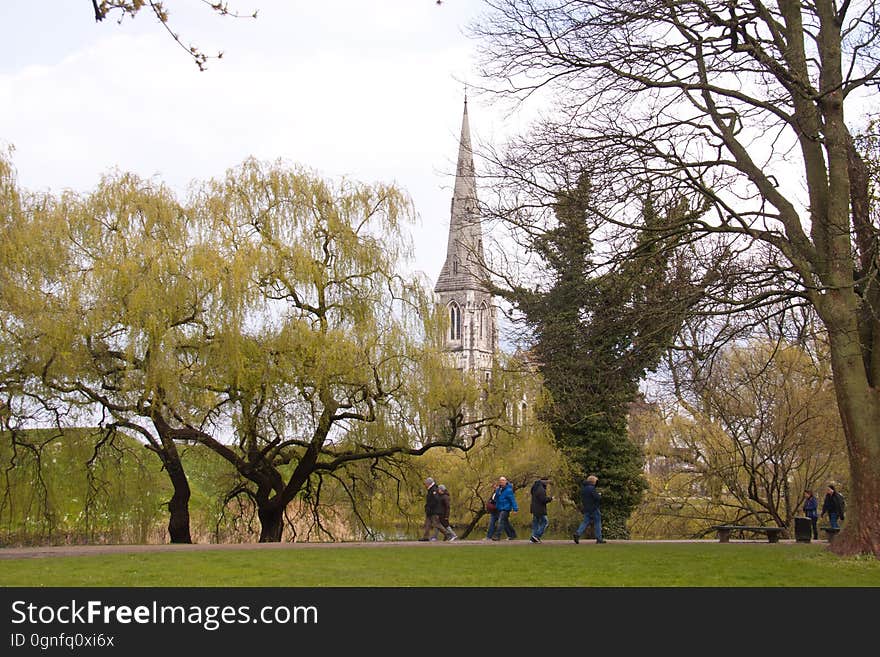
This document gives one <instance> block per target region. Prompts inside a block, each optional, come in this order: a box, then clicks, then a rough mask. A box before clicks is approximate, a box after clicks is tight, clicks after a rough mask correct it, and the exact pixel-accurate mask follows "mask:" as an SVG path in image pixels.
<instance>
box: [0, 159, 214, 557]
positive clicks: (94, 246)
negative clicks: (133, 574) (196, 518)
mask: <svg viewBox="0 0 880 657" xmlns="http://www.w3.org/2000/svg"><path fill="white" fill-rule="evenodd" d="M199 234H200V233H199V231H197V230H195V229H194V228H193V226H192V225H190V224H189V222H188V221H187V219H186V216H185V215H184V213H183V211H182V209H181V208H180V206H179V204H178V203H177V202H176V200H175V199H174V196H173V194H172V193H171V192H170V191H169V190H168V189H166V188H164V187H162V186H161V185H155V184H153V183H149V182H147V181H144V180H141V179H139V178H137V177H136V176H132V175H129V174H118V173H117V174H111V175H108V176H106V177H105V178H104V179H103V180H102V181H101V182H100V183H99V185H98V186H97V187H96V188H95V190H94V191H93V192H91V193H89V194H87V195H84V196H79V195H75V194H72V193H66V194H64V195H62V196H61V197H60V198H55V197H51V196H48V195H47V196H43V197H33V198H31V199H30V201H29V204H28V207H27V208H26V210H25V211H22V212H20V213H19V214H18V216H17V217H16V220H15V221H14V222H12V223H11V224H10V225H9V227H8V232H7V237H8V238H9V241H8V242H7V243H6V245H7V248H8V249H9V251H8V252H9V254H10V255H9V256H8V258H7V259H6V260H5V263H4V265H5V266H4V267H3V270H4V276H5V277H7V283H9V284H7V285H4V288H3V292H2V295H0V297H2V301H3V313H4V318H5V319H6V321H7V326H8V327H10V330H9V331H7V333H6V336H7V338H8V339H9V340H10V346H11V347H12V349H13V353H14V354H15V358H16V359H17V360H16V362H17V363H18V374H19V376H20V380H21V382H22V383H21V387H20V389H19V391H20V395H26V400H27V403H25V404H24V405H23V406H22V409H24V411H27V409H29V408H33V407H38V408H39V407H42V408H43V409H44V411H45V410H49V409H51V410H52V411H53V412H54V423H55V424H56V425H57V426H59V427H64V426H96V425H101V426H106V427H108V428H125V429H127V430H129V432H134V433H135V434H136V435H137V436H138V437H139V438H140V439H141V440H142V441H143V442H144V444H145V445H146V447H147V448H148V449H150V450H152V451H153V452H154V453H155V454H156V455H157V456H158V457H159V458H160V459H161V462H162V465H163V467H164V469H165V471H166V474H167V476H168V477H169V479H170V481H171V484H172V487H173V494H172V496H171V498H170V500H169V501H168V510H169V512H170V518H169V524H168V532H169V537H170V540H171V542H173V543H189V542H191V541H192V539H191V535H190V523H189V498H190V489H189V484H188V481H187V478H186V474H185V472H184V469H183V465H182V463H181V460H180V456H179V454H178V450H177V443H176V441H177V440H179V439H180V438H181V436H180V435H179V433H176V429H175V428H174V427H172V426H171V422H172V419H173V418H176V417H177V416H179V415H181V414H183V415H184V416H185V417H187V419H188V421H189V422H190V423H192V424H199V423H201V422H203V421H204V418H205V417H206V416H207V415H208V414H209V413H210V411H211V410H212V409H211V406H210V400H207V401H205V400H204V399H200V400H198V401H199V402H201V403H202V404H205V405H203V406H200V405H199V403H193V402H192V400H191V399H190V398H189V395H188V390H189V388H188V387H187V385H186V383H187V380H188V378H190V377H191V375H192V373H191V372H192V367H193V359H192V357H191V355H190V354H191V353H192V351H193V350H194V349H195V347H196V346H197V345H198V344H199V343H200V341H202V340H205V339H206V336H205V334H204V322H203V321H202V320H201V318H200V314H201V311H202V302H203V298H204V297H205V295H206V294H207V291H208V290H210V289H211V287H212V285H213V283H212V280H213V279H214V278H215V277H214V275H213V272H212V271H211V270H210V267H208V266H206V265H205V263H206V262H207V261H205V260H199V250H198V243H197V238H198V236H199ZM43 415H45V412H44V413H43ZM108 435H114V434H112V433H111V434H108Z"/></svg>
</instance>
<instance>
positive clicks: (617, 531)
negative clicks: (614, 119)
mask: <svg viewBox="0 0 880 657" xmlns="http://www.w3.org/2000/svg"><path fill="white" fill-rule="evenodd" d="M590 196H591V189H590V182H589V177H588V176H587V175H586V174H583V175H581V176H580V178H579V179H578V181H577V185H576V186H575V187H574V188H572V189H568V190H563V191H561V192H559V193H558V194H557V196H556V203H555V204H554V206H553V211H554V220H553V222H552V223H551V225H549V226H547V227H546V228H545V229H544V230H541V231H540V232H536V233H532V234H531V237H530V239H529V242H528V244H527V247H528V248H529V249H530V250H531V251H532V252H533V253H534V254H536V255H537V256H538V258H539V259H540V262H541V263H542V265H543V266H544V267H545V269H544V271H545V272H546V274H547V280H546V281H545V285H544V286H543V287H539V286H534V287H526V286H525V285H523V284H521V283H520V284H515V285H513V286H511V287H510V288H507V289H500V290H499V293H500V294H502V295H503V296H505V297H506V298H507V299H509V300H510V301H511V302H513V304H514V305H515V307H516V309H517V310H518V311H520V312H521V313H522V318H523V320H524V322H525V323H526V325H527V326H528V327H529V329H530V333H531V335H530V336H529V339H530V341H531V351H532V354H533V357H534V359H535V360H536V361H537V362H538V363H539V364H540V370H541V373H542V375H543V377H544V379H545V381H546V386H547V388H548V390H549V393H550V396H551V398H552V404H551V405H550V406H549V409H548V415H547V420H548V421H549V423H550V425H551V426H552V427H553V432H554V434H555V436H556V440H557V443H558V444H559V446H560V447H561V448H563V449H564V450H565V451H566V452H567V454H568V456H569V458H570V459H571V461H572V462H573V463H574V464H576V466H577V467H578V468H579V470H580V475H581V477H586V476H587V475H589V474H596V475H597V476H599V478H600V481H601V485H602V487H603V489H604V492H603V516H604V517H606V518H607V521H606V522H605V524H607V526H608V531H609V535H611V536H613V535H617V536H625V535H626V520H627V518H628V517H629V515H630V513H631V512H632V510H633V509H634V508H635V507H636V506H637V505H638V504H639V502H640V500H641V497H642V494H643V491H644V489H645V488H646V483H645V479H644V476H643V473H642V465H643V460H642V455H641V453H640V450H639V447H638V445H636V444H635V443H634V442H632V441H631V440H629V439H628V437H627V426H626V421H627V410H628V407H629V404H630V402H632V401H633V400H635V398H636V396H637V394H638V385H639V381H640V380H641V379H642V377H643V376H644V374H645V373H646V372H647V371H648V370H651V369H653V368H654V367H656V365H657V363H658V361H659V359H660V357H661V355H662V353H663V350H664V349H665V347H666V346H667V344H668V341H669V340H670V339H671V336H672V335H674V334H675V332H676V331H677V330H678V328H679V326H680V323H681V321H682V318H683V317H684V313H685V312H686V311H687V307H688V303H689V299H691V298H692V296H693V290H692V289H690V287H689V286H688V285H687V284H686V283H685V282H684V281H685V280H686V279H685V278H684V277H682V276H681V275H680V272H679V271H678V269H679V268H681V267H682V265H681V263H677V262H676V260H675V254H676V251H675V249H674V246H675V243H674V241H673V240H671V239H669V238H666V239H657V238H656V237H655V235H656V229H657V227H658V225H660V224H662V223H663V222H666V221H669V218H670V217H672V216H675V215H678V214H681V213H684V212H687V208H686V207H685V206H684V205H682V204H681V203H680V202H679V203H673V204H670V206H669V207H668V208H665V209H664V211H665V213H660V212H658V210H657V209H656V208H655V207H654V199H652V198H648V199H647V200H645V201H644V204H643V220H644V226H643V228H644V230H643V233H642V241H641V244H640V248H639V249H637V250H636V252H635V253H636V255H635V256H634V258H633V259H632V260H630V261H627V262H625V263H623V264H622V265H621V266H620V267H618V268H617V269H614V270H605V271H600V270H598V269H597V268H596V267H595V266H594V264H593V262H592V257H591V254H592V233H593V231H594V230H595V228H596V226H597V225H598V224H599V220H598V218H597V217H595V216H594V214H593V213H592V212H591V210H590V207H591V204H590V203H591V202H590ZM571 494H572V496H573V497H574V498H577V490H572V491H571Z"/></svg>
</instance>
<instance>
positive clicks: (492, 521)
mask: <svg viewBox="0 0 880 657" xmlns="http://www.w3.org/2000/svg"><path fill="white" fill-rule="evenodd" d="M497 525H498V511H491V512H490V513H489V530H488V531H487V532H486V538H492V537H493V536H494V535H495V527H496V526H497Z"/></svg>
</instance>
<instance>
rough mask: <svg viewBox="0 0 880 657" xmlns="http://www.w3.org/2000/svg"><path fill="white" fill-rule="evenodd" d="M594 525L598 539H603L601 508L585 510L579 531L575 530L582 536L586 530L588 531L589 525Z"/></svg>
mask: <svg viewBox="0 0 880 657" xmlns="http://www.w3.org/2000/svg"><path fill="white" fill-rule="evenodd" d="M590 525H593V529H594V531H595V533H596V540H597V541H601V540H602V514H601V513H599V509H595V510H593V511H584V519H583V520H582V521H581V524H580V525H578V528H577V531H576V532H575V533H576V534H577V535H578V536H582V535H583V533H584V532H585V531H587V527H589V526H590Z"/></svg>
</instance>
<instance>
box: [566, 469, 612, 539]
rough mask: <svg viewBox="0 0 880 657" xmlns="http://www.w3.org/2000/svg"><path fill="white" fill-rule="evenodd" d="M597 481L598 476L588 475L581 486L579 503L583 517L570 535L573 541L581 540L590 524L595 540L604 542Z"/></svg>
mask: <svg viewBox="0 0 880 657" xmlns="http://www.w3.org/2000/svg"><path fill="white" fill-rule="evenodd" d="M598 481H599V478H598V477H596V476H595V475H590V476H589V477H587V479H586V481H584V485H583V486H582V487H581V503H582V504H583V507H584V519H583V520H582V521H581V524H580V525H578V528H577V530H576V531H575V533H574V535H573V536H572V537H573V538H574V542H575V543H580V542H581V541H580V539H581V535H583V533H584V532H585V531H587V527H589V526H590V525H593V529H594V531H595V533H596V542H597V543H604V542H605V541H604V539H603V538H602V514H601V513H600V512H599V502H600V501H601V500H602V494H601V493H600V492H599V491H597V490H596V482H598Z"/></svg>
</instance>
